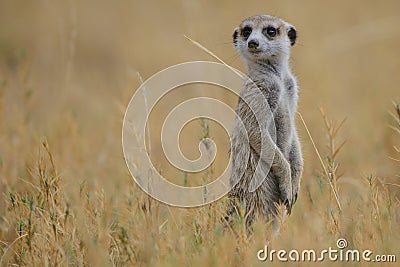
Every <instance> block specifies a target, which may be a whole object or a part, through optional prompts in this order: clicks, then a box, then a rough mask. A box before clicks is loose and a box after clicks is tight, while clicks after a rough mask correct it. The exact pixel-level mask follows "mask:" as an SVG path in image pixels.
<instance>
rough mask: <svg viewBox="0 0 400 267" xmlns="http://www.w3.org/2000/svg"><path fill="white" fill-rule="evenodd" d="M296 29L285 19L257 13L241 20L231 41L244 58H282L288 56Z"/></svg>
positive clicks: (294, 41) (294, 39)
mask: <svg viewBox="0 0 400 267" xmlns="http://www.w3.org/2000/svg"><path fill="white" fill-rule="evenodd" d="M296 38H297V31H296V29H295V28H294V26H292V25H291V24H289V23H287V22H286V21H284V20H282V19H280V18H278V17H274V16H270V15H257V16H253V17H250V18H247V19H245V20H244V21H242V23H241V24H240V26H239V27H237V28H236V29H235V31H234V32H233V43H234V45H235V48H236V50H237V52H238V53H239V54H240V56H241V57H242V58H243V59H244V60H250V61H254V60H258V59H261V60H263V59H264V60H282V59H285V58H288V57H289V52H290V46H293V45H294V44H295V43H296Z"/></svg>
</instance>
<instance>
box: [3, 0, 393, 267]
mask: <svg viewBox="0 0 400 267" xmlns="http://www.w3.org/2000/svg"><path fill="white" fill-rule="evenodd" d="M94 6H96V8H93V7H94ZM228 6H229V8H227V7H228ZM344 6H345V7H346V8H343V7H344ZM361 7H362V8H361ZM398 8H399V3H398V1H386V2H385V3H384V4H383V3H381V4H380V5H379V6H376V5H374V4H368V3H365V2H364V1H353V2H351V3H348V2H346V1H336V2H335V3H322V2H320V1H307V3H297V2H296V3H294V2H293V1H291V2H286V1H270V2H268V3H260V2H256V1H250V2H249V3H248V4H246V5H245V6H243V4H240V3H237V4H236V3H231V2H229V1H218V3H217V2H211V1H209V2H208V3H203V2H201V1H184V2H183V1H168V3H167V2H163V3H154V2H152V1H147V2H138V1H127V0H126V1H125V0H121V1H118V3H117V2H115V3H113V4H111V2H107V1H92V2H91V1H89V2H87V1H83V2H81V1H75V0H71V1H65V2H62V3H61V2H60V3H50V2H48V1H47V2H46V1H38V2H37V3H33V2H32V3H31V2H29V3H27V2H26V1H9V2H7V1H3V2H2V3H1V4H0V25H1V26H0V194H1V195H0V266H10V265H13V264H14V265H22V266H24V265H35V266H42V265H44V266H46V265H54V266H55V265H67V264H70V265H91V266H109V265H117V266H129V265H139V266H265V265H267V264H268V265H271V266H279V265H280V263H279V262H277V261H274V262H272V263H271V262H269V263H265V262H259V261H258V260H257V257H256V254H257V251H258V250H259V249H261V248H263V247H264V245H265V241H266V240H267V239H271V233H270V232H269V228H268V227H267V226H266V225H265V224H264V223H262V222H261V221H258V222H256V224H255V226H254V234H253V235H252V236H251V237H250V238H249V237H247V236H246V231H245V229H244V217H245V214H242V213H241V214H240V215H238V216H237V218H236V219H235V223H234V225H232V227H227V228H224V222H223V220H224V219H223V215H224V209H225V200H224V199H223V200H221V201H218V202H216V203H213V204H211V205H208V206H205V207H202V208H196V209H179V208H173V207H169V206H167V205H164V204H161V203H159V202H157V201H155V200H153V199H152V198H150V197H148V196H147V195H146V194H144V193H143V192H142V191H141V190H140V189H139V188H138V187H137V186H136V184H134V182H133V181H132V178H131V177H130V176H129V173H128V171H127V169H126V166H125V163H124V159H123V155H122V149H121V144H120V143H121V138H120V136H121V134H120V133H121V124H122V118H123V112H124V109H125V106H126V104H127V103H128V101H129V98H130V97H131V95H132V93H133V90H134V88H137V87H138V86H139V84H140V83H141V81H140V79H139V78H138V75H137V73H140V74H141V75H142V76H143V77H144V79H146V78H147V77H149V76H150V75H152V74H153V73H155V72H156V71H158V70H161V69H163V68H164V67H167V66H170V65H173V64H175V63H179V62H183V61H189V60H199V59H200V60H201V59H202V60H204V59H205V60H210V59H212V58H211V57H209V55H207V54H205V53H204V52H203V51H201V50H200V49H198V47H196V46H194V45H192V43H190V42H188V41H187V40H186V39H185V37H184V35H187V36H190V37H191V38H193V39H194V40H198V41H199V42H200V43H201V44H203V45H204V46H205V47H207V48H208V49H209V50H210V51H213V52H214V54H215V55H218V57H220V58H221V59H222V60H224V61H225V62H226V63H227V64H230V65H233V66H234V67H236V68H238V69H242V68H241V64H240V61H239V60H237V57H236V56H235V54H234V51H233V49H232V44H231V43H230V42H231V31H232V30H233V28H234V26H235V25H236V24H237V23H238V21H240V19H242V18H244V17H246V16H248V15H252V14H256V13H260V10H265V12H266V13H273V14H279V15H280V16H282V17H284V18H285V19H288V20H289V21H290V22H292V23H293V24H295V25H296V26H297V29H298V30H299V34H300V37H299V44H298V46H297V47H295V48H294V50H293V65H294V66H293V69H294V70H295V73H296V74H297V75H298V78H299V83H300V85H301V92H300V99H301V101H300V110H299V111H300V113H301V114H302V118H301V119H300V120H298V128H299V131H300V136H301V137H302V138H301V139H302V144H303V150H304V158H305V173H304V176H303V180H302V188H301V193H300V197H299V199H298V201H297V203H296V204H295V206H294V208H293V211H292V215H291V216H290V217H289V218H288V219H287V220H283V221H282V227H281V229H282V231H281V234H280V236H279V237H278V238H272V239H271V241H270V247H271V248H273V249H286V250H291V249H293V248H296V249H311V248H313V249H316V250H322V249H327V248H328V247H333V248H334V247H335V246H336V240H337V239H338V238H339V237H344V238H346V239H347V241H348V242H349V247H350V248H358V249H370V250H372V251H373V252H374V253H376V254H396V255H397V258H398V259H397V261H399V260H400V259H399V257H400V251H399V246H398V244H399V241H400V201H399V192H400V182H399V178H400V177H399V175H400V162H399V160H400V152H399V151H400V107H399V104H398V103H397V102H395V103H394V107H391V105H390V101H391V100H392V99H396V98H398V97H399V95H398V84H399V83H400V78H399V76H398V75H397V74H398V69H399V63H398V58H399V56H400V55H399V51H398V45H399V42H400V35H399V32H398V30H397V28H396V27H394V26H392V25H397V24H398V23H397V24H396V22H398V21H399V18H398V15H397V13H396V12H397V10H398ZM149 12H153V13H154V14H155V16H149ZM178 14H180V15H178ZM310 14H313V15H310ZM138 25H139V26H138ZM216 25H218V27H217V26H216ZM221 33H222V34H221ZM366 36H367V37H368V38H366ZM164 44H165V46H164ZM172 50H173V51H179V54H174V53H171V51H172ZM187 89H188V90H186V89H185V90H186V91H178V92H173V94H172V95H171V96H168V97H169V98H167V101H164V102H161V103H160V107H159V109H158V111H160V114H161V115H160V116H158V117H157V116H154V118H151V123H150V125H152V128H151V138H150V139H151V150H152V155H153V157H154V161H155V162H156V164H157V166H159V169H160V170H161V171H162V172H163V173H166V174H175V179H176V180H177V181H180V182H182V183H188V184H189V185H190V184H202V183H204V182H206V181H209V180H212V179H215V177H217V176H218V175H219V174H220V172H221V170H223V168H224V164H225V163H226V153H224V152H223V151H224V149H225V148H226V144H225V143H226V137H227V136H226V134H224V133H222V131H221V129H220V128H219V127H218V126H217V125H216V124H215V123H213V122H209V121H206V120H201V121H200V123H198V122H195V123H193V124H192V125H189V126H188V127H187V129H186V132H184V135H183V138H182V140H184V141H183V142H182V147H183V150H184V152H185V153H186V152H187V154H188V155H189V156H193V157H195V156H196V155H197V142H198V141H199V139H202V138H213V139H214V140H216V143H217V144H218V149H219V152H218V153H219V154H218V156H217V159H216V162H215V164H213V165H212V166H211V168H210V169H208V170H207V171H206V172H205V173H203V174H201V175H199V176H193V177H192V176H190V175H189V176H188V175H187V174H183V173H179V172H174V170H172V168H171V167H170V166H168V165H167V164H166V161H165V158H163V157H158V155H160V154H161V151H160V149H159V139H158V138H156V136H157V134H158V133H159V124H160V120H162V119H163V112H165V111H166V110H170V109H171V107H173V105H174V104H176V103H177V101H182V100H185V99H188V98H190V97H193V96H197V95H199V94H196V93H193V90H189V89H190V88H187ZM196 92H197V91H196ZM202 94H205V95H211V96H213V97H216V98H218V99H220V100H222V101H224V102H226V103H228V104H229V105H231V106H234V105H235V102H236V99H235V98H234V97H232V96H229V95H226V93H225V91H218V90H215V88H205V89H204V91H202V92H201V94H200V95H202ZM171 99H173V101H172V100H171ZM170 100H171V101H170ZM319 106H322V107H324V109H323V110H321V112H318V107H319ZM387 110H389V112H387ZM342 118H346V122H345V123H343V122H342V120H341V119H342ZM302 121H303V122H304V124H303V123H302ZM335 121H338V123H335ZM305 125H306V126H307V129H306V127H304V126H305ZM388 126H389V127H388ZM149 135H150V134H149ZM186 138H187V139H186ZM344 142H346V143H344ZM193 144H196V145H194V146H193ZM220 151H221V153H220ZM297 265H299V266H309V265H313V264H309V263H303V264H296V266H297ZM335 265H337V266H341V265H344V263H340V262H337V263H336V264H335ZM354 265H355V266H363V264H361V263H359V264H354ZM377 266H385V265H383V264H377ZM387 266H395V264H389V263H388V264H387Z"/></svg>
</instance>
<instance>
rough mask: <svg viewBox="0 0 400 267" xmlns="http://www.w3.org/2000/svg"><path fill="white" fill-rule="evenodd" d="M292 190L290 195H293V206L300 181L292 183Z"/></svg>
mask: <svg viewBox="0 0 400 267" xmlns="http://www.w3.org/2000/svg"><path fill="white" fill-rule="evenodd" d="M292 190H293V193H292V195H293V204H294V203H296V201H297V198H298V196H299V193H300V181H295V180H294V181H293V184H292ZM293 204H292V205H293Z"/></svg>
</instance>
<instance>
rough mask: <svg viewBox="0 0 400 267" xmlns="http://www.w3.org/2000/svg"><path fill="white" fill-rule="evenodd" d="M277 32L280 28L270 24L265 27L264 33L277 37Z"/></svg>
mask: <svg viewBox="0 0 400 267" xmlns="http://www.w3.org/2000/svg"><path fill="white" fill-rule="evenodd" d="M277 33H278V29H276V28H274V27H272V26H269V27H267V28H264V29H263V34H264V35H265V36H267V37H275V36H276V34H277Z"/></svg>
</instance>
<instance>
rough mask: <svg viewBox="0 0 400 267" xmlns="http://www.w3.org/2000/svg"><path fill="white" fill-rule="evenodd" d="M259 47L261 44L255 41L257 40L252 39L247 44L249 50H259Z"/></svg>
mask: <svg viewBox="0 0 400 267" xmlns="http://www.w3.org/2000/svg"><path fill="white" fill-rule="evenodd" d="M258 45H259V43H258V41H257V40H255V39H251V40H250V41H249V42H248V43H247V47H248V48H251V49H254V48H257V47H258Z"/></svg>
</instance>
